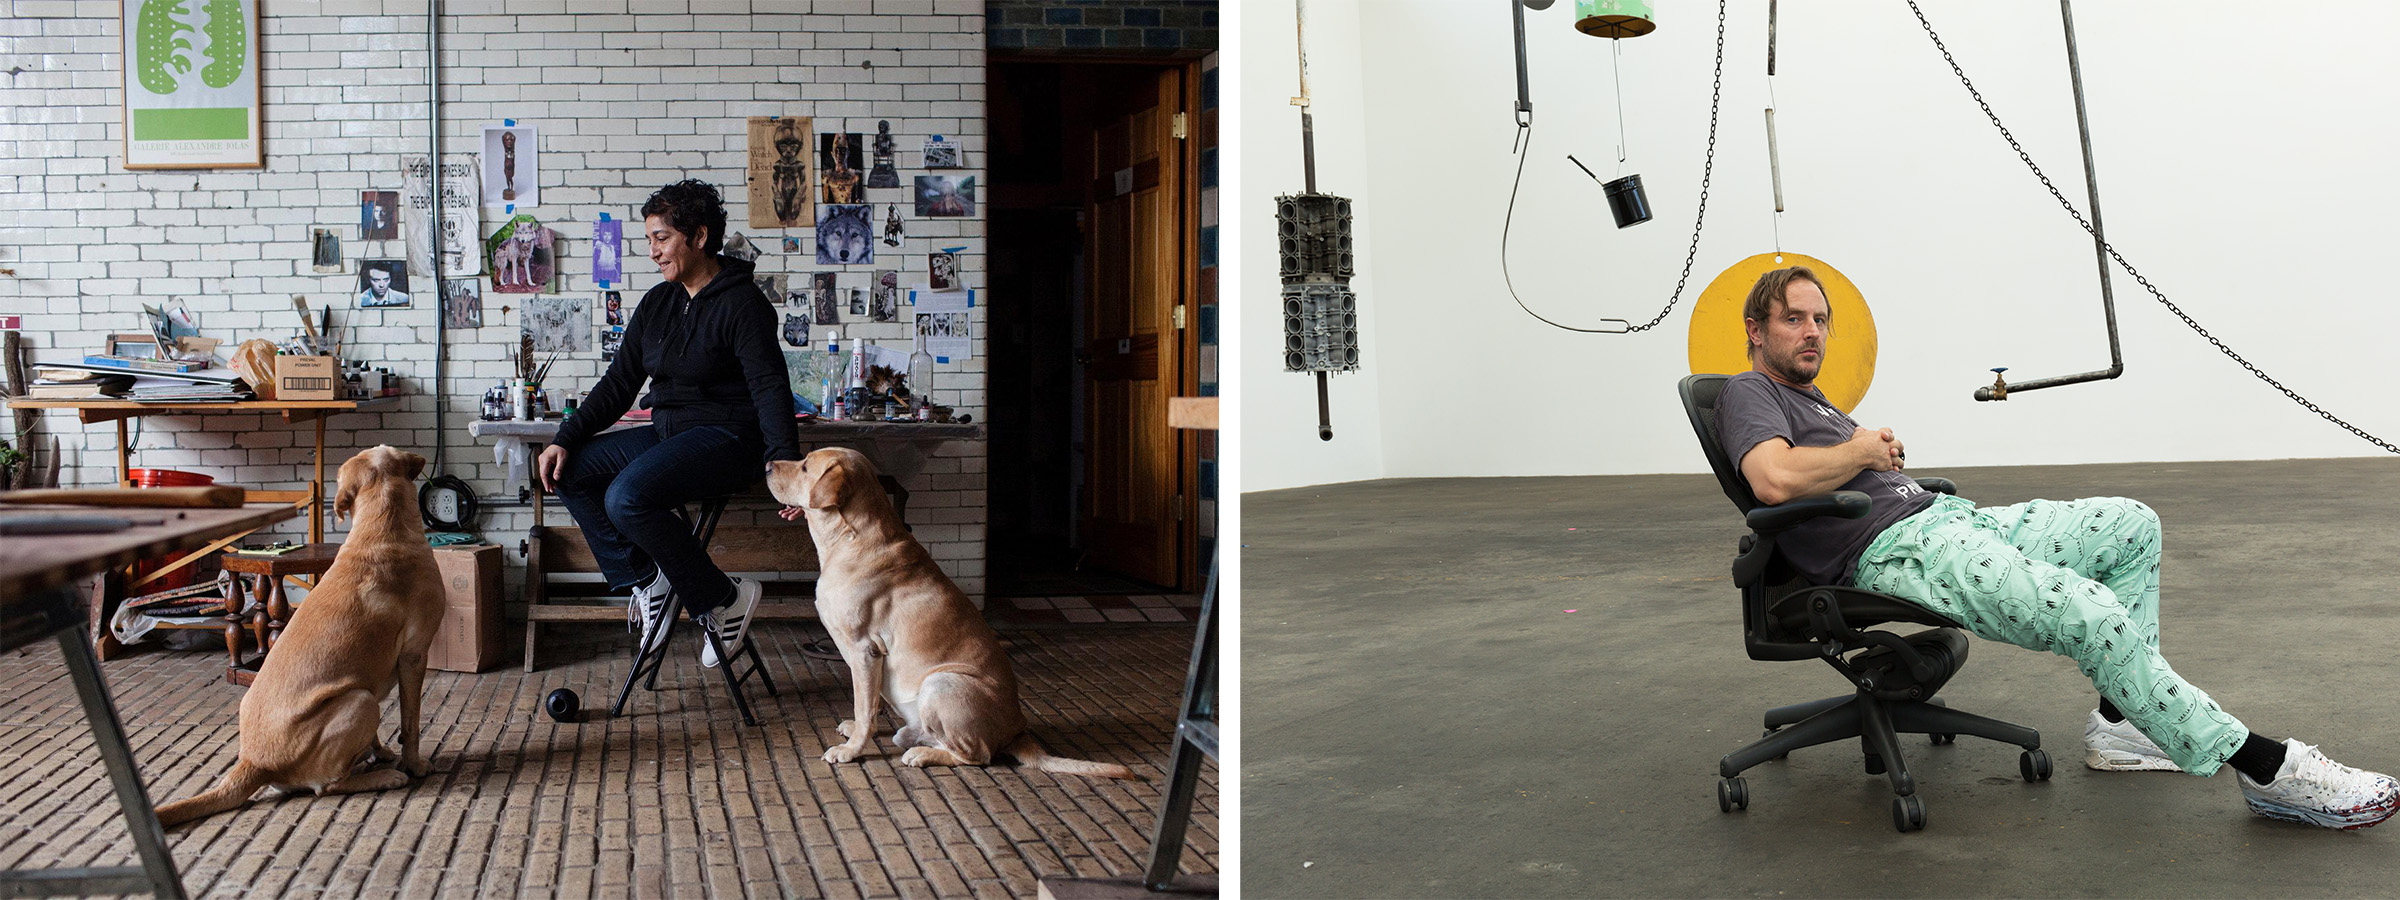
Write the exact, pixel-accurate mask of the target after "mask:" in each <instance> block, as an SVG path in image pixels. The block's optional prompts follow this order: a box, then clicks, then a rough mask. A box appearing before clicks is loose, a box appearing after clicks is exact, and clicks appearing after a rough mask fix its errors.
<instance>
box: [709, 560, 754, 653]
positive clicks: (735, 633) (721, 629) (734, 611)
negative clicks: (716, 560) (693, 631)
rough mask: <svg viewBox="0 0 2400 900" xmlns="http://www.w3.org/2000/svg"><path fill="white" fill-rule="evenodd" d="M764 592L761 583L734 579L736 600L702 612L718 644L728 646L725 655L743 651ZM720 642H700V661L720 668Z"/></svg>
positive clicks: (734, 597) (734, 598)
mask: <svg viewBox="0 0 2400 900" xmlns="http://www.w3.org/2000/svg"><path fill="white" fill-rule="evenodd" d="M762 592H763V588H761V587H760V586H759V583H758V582H756V581H753V580H750V579H748V578H735V579H733V602H731V603H727V604H725V605H724V606H723V607H720V608H718V609H716V610H714V611H711V612H708V613H703V614H702V615H701V625H702V626H703V627H705V628H707V629H709V631H710V632H712V633H714V634H715V635H716V636H717V640H716V644H722V645H724V647H725V655H727V656H733V655H736V654H739V653H741V652H742V641H743V636H744V635H747V634H749V633H750V613H751V611H753V610H756V609H758V596H759V594H760V593H762ZM716 644H711V643H709V642H708V641H701V642H700V664H701V665H703V666H707V667H709V668H712V669H713V668H716V665H717V663H719V662H722V660H719V659H718V658H717V647H716Z"/></svg>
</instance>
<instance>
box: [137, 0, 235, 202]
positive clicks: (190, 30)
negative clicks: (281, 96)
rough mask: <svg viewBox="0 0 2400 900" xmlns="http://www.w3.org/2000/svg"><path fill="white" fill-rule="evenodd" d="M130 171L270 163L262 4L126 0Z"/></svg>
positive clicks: (226, 0)
mask: <svg viewBox="0 0 2400 900" xmlns="http://www.w3.org/2000/svg"><path fill="white" fill-rule="evenodd" d="M121 3H122V5H123V15H124V20H125V21H124V23H123V25H124V29H125V30H124V34H125V120H124V121H125V168H128V169H219V168H258V167H261V166H264V165H266V161H267V158H266V144H265V142H264V141H263V140H262V139H261V136H260V133H259V124H260V123H259V105H260V96H261V89H260V87H259V78H258V0H121Z"/></svg>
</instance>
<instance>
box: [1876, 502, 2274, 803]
mask: <svg viewBox="0 0 2400 900" xmlns="http://www.w3.org/2000/svg"><path fill="white" fill-rule="evenodd" d="M2159 541H2160V533H2159V524H2158V514H2157V513H2154V512H2151V511H2150V507H2148V506H2144V505H2142V503H2141V502H2140V501H2136V500H2127V499H2125V498H2122V497H2095V498H2090V499H2084V500H2067V501H2058V500H2032V501H2027V502H2025V503H2019V504H2017V505H2015V506H1995V507H1985V508H1981V509H1978V508H1976V506H1975V504H1974V503H1973V502H1971V501H1968V500H1965V499H1962V498H1959V497H1951V496H1942V497H1937V498H1935V500H1934V504H1933V505H1932V506H1929V507H1927V508H1925V509H1924V510H1923V511H1921V512H1919V513H1917V514H1916V515H1913V516H1910V517H1908V518H1905V519H1902V520H1900V521H1899V522H1897V523H1894V524H1893V525H1892V527H1890V528H1886V529H1884V531H1883V533H1882V534H1881V535H1878V536H1876V538H1875V540H1874V541H1873V542H1871V543H1869V544H1868V545H1867V549H1866V552H1865V553H1863V554H1862V555H1861V556H1860V557H1859V561H1858V573H1857V575H1856V576H1855V577H1854V578H1853V579H1852V583H1854V584H1856V585H1857V586H1859V587H1862V588H1865V589H1867V590H1871V591H1880V592H1883V593H1886V594H1891V595H1893V596H1896V597H1900V598H1902V599H1905V600H1908V601H1910V602H1913V603H1917V604H1919V605H1921V606H1924V607H1925V608H1927V609H1931V610H1933V611H1935V612H1939V613H1941V614H1943V615H1946V616H1949V617H1951V618H1953V619H1957V620H1958V621H1959V622H1961V623H1963V624H1964V625H1965V626H1966V628H1967V630H1968V631H1970V632H1972V633H1974V634H1975V635H1976V636H1978V637H1982V638H1985V639H1988V640H1995V641H2003V642H2006V643H2010V644H2015V645H2017V646H2019V647H2024V648H2027V649H2032V650H2048V651H2050V652H2052V653H2056V654H2058V655H2060V656H2064V657H2067V658H2068V659H2072V660H2074V661H2075V665H2076V666H2077V667H2078V668H2080V669H2082V670H2083V674H2084V676H2085V677H2088V678H2090V679H2091V680H2092V686H2093V687H2095V688H2098V689H2099V691H2100V694H2101V696H2103V697H2106V698H2108V701H2109V702H2110V703H2113V704H2115V705H2116V707H2117V709H2118V710H2120V711H2122V712H2123V713H2124V714H2125V717H2126V718H2127V719H2128V720H2130V721H2132V722H2133V724H2134V726H2135V727H2137V728H2140V729H2141V730H2142V733H2143V734H2146V735H2149V736H2150V740H2152V741H2154V742H2156V743H2157V744H2158V746H2159V748H2160V749H2163V750H2165V751H2166V752H2167V755H2168V756H2169V757H2172V758H2173V759H2174V760H2175V763H2176V764H2177V765H2180V766H2182V767H2183V768H2184V771H2187V772H2190V773H2192V774H2194V775H2199V776H2202V777H2206V776H2209V775H2213V774H2215V773H2216V771H2217V767H2218V766H2220V765H2223V764H2224V762H2225V760H2227V759H2229V758H2231V757H2232V756H2233V751H2234V750H2235V749H2236V748H2239V747H2240V746H2241V745H2242V740H2243V739H2244V738H2246V737H2248V736H2249V734H2250V731H2249V729H2248V728H2245V727H2243V725H2242V723H2241V722H2239V721H2237V720H2235V719H2234V718H2233V717H2232V716H2230V715H2227V714H2226V713H2225V711H2224V710H2223V709H2220V708H2218V706H2217V702H2216V701H2215V700H2212V699H2209V696H2208V694H2206V693H2204V692H2202V691H2201V690H2200V689H2199V688H2196V687H2193V686H2192V685H2191V684H2190V683H2189V682H2186V681H2184V680H2183V678H2182V676H2179V675H2176V674H2175V669H2174V668H2173V667H2172V666H2169V665H2167V660H2166V658H2165V657H2162V656H2160V655H2159V653H2158V563H2159Z"/></svg>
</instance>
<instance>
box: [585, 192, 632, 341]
mask: <svg viewBox="0 0 2400 900" xmlns="http://www.w3.org/2000/svg"><path fill="white" fill-rule="evenodd" d="M592 280H593V281H597V282H599V283H601V284H602V285H609V284H615V283H616V282H619V281H624V280H625V223H624V222H623V221H621V220H618V219H610V218H605V217H604V218H602V219H601V220H600V221H597V222H593V223H592ZM609 324H611V325H623V324H625V323H623V322H610V323H609Z"/></svg>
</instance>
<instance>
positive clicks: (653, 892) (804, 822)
mask: <svg viewBox="0 0 2400 900" xmlns="http://www.w3.org/2000/svg"><path fill="white" fill-rule="evenodd" d="M685 627H686V629H687V630H686V631H685V632H683V633H679V634H678V636H677V640H676V646H675V650H676V652H677V653H678V654H679V655H680V654H681V653H683V652H684V651H685V650H686V648H692V647H694V646H695V645H694V643H693V642H692V641H691V640H690V638H691V637H692V636H693V633H692V632H690V631H689V630H688V629H689V627H690V626H688V625H687V626H685ZM799 628H800V626H798V625H795V624H784V623H762V624H760V625H759V626H758V627H757V629H756V630H755V631H754V632H753V634H754V635H756V636H757V637H758V638H759V639H760V640H761V644H760V647H761V650H762V652H764V653H765V654H766V660H767V666H768V671H769V673H770V674H771V675H772V676H773V677H774V678H775V681H776V683H777V686H778V688H779V689H780V690H781V696H780V697H776V698H771V699H770V698H766V697H764V696H762V695H760V694H759V692H758V691H757V690H756V686H755V682H753V686H752V702H753V704H754V705H755V707H756V708H757V710H758V713H759V717H760V719H761V721H762V722H763V725H762V726H761V727H757V728H750V727H745V726H743V725H741V724H740V723H739V719H738V718H737V717H736V715H735V713H734V711H733V708H732V703H731V702H730V701H729V700H728V699H727V697H726V695H725V691H724V686H723V682H722V681H721V680H717V675H716V673H715V671H714V670H706V669H702V668H701V667H700V665H699V662H698V660H696V659H676V660H671V661H670V662H669V663H668V665H667V667H666V669H665V670H664V671H663V672H662V673H661V675H660V678H659V688H660V689H659V691H658V692H657V693H655V694H653V693H647V692H642V691H640V690H638V689H637V690H636V693H635V696H634V698H633V700H632V701H631V702H629V703H628V704H627V708H626V712H627V715H626V716H625V717H624V718H621V719H615V720H597V721H588V722H584V723H581V724H570V725H561V724H556V723H553V722H551V721H550V720H549V719H548V718H547V717H545V716H542V715H540V714H539V711H538V706H539V703H540V699H541V697H542V696H543V695H545V694H547V693H548V692H549V691H550V690H552V689H554V688H560V687H566V688H573V689H574V690H575V691H576V692H577V693H578V694H580V695H582V697H583V702H584V705H585V706H587V707H593V706H598V707H601V708H602V710H603V711H605V706H606V704H607V703H608V702H609V701H610V700H611V699H613V698H614V692H615V688H616V686H617V684H616V682H617V681H618V680H621V679H622V678H623V677H624V673H625V669H626V665H627V657H628V655H629V654H628V651H629V650H630V646H631V644H630V641H629V640H626V639H623V638H620V637H614V636H611V632H610V631H609V630H608V629H606V628H602V627H584V628H562V629H559V632H560V635H559V640H557V641H556V642H555V643H553V642H552V641H550V640H548V639H547V638H545V641H544V643H543V648H544V652H543V655H544V657H545V659H547V660H551V661H552V662H551V664H550V666H549V667H548V668H545V669H543V670H542V671H539V672H536V673H534V674H532V675H530V676H528V675H524V674H522V673H520V672H519V671H518V670H517V669H515V668H509V669H504V670H500V671H494V672H487V673H484V674H481V675H460V674H453V673H434V675H433V676H432V677H431V678H429V679H428V684H427V686H426V695H427V696H426V713H425V738H426V740H427V742H428V746H429V747H430V748H431V753H432V757H433V764H434V768H435V772H434V774H433V775H432V776H430V777H429V778H427V779H425V780H423V781H421V782H419V783H417V784H413V785H411V786H409V787H407V788H403V789H400V790H396V791H390V792H386V793H381V794H358V795H350V796H345V797H314V798H312V797H299V798H291V799H265V800H260V801H257V802H254V803H252V804H251V805H249V806H247V807H244V808H242V809H239V810H236V811H234V812H229V813H223V814H220V815H217V816H213V817H210V818H207V819H203V820H201V821H199V822H197V823H194V824H192V825H187V826H185V827H184V828H183V829H181V830H179V831H177V832H175V833H172V834H170V835H169V836H168V842H169V846H170V847H171V848H172V850H173V851H174V854H175V858H176V861H177V863H178V865H180V866H181V867H182V870H183V873H184V880H185V884H186V886H187V887H188V888H189V889H190V890H191V891H192V892H193V894H194V895H195V896H203V895H205V896H213V897H238V896H341V897H350V896H360V895H367V896H395V895H397V896H407V897H434V896H444V897H460V896H479V897H496V896H571V897H580V896H605V897H624V896H634V897H660V896H675V897H783V896H808V897H818V896H822V897H943V898H951V897H1030V896H1033V895H1034V893H1035V880H1036V879H1038V878H1040V877H1042V876H1045V875H1053V874H1069V875H1075V876H1129V875H1137V874H1139V872H1140V870H1141V867H1142V863H1143V861H1144V860H1145V859H1146V857H1147V855H1148V852H1149V838H1150V830H1151V828H1152V826H1153V824H1154V822H1155V819H1156V816H1157V806H1158V799H1159V790H1160V788H1161V787H1163V786H1164V783H1165V781H1166V771H1165V767H1166V762H1167V753H1168V750H1169V737H1170V736H1171V734H1172V732H1173V725H1174V712H1175V707H1176V704H1177V702H1178V701H1179V700H1180V699H1181V691H1182V678H1183V672H1184V668H1185V664H1186V661H1187V658H1188V655H1189V653H1190V651H1191V641H1192V631H1191V629H1190V628H1188V627H1176V626H1157V625H1151V626H1140V627H1126V626H1118V627H1086V628H1055V627H1053V628H1045V629H1040V630H1016V629H1010V630H1004V631H1003V632H1002V637H1003V638H1004V639H1006V640H1008V641H1009V642H1010V647H1011V652H1010V656H1011V659H1012V660H1013V661H1014V662H1015V664H1016V667H1017V675H1018V679H1019V681H1020V682H1021V683H1022V687H1023V692H1024V699H1025V704H1026V708H1027V712H1028V714H1029V715H1030V716H1031V718H1032V720H1033V723H1034V733H1035V734H1036V735H1038V736H1040V737H1041V739H1042V741H1043V743H1044V744H1045V745H1046V746H1048V747H1049V748H1050V749H1051V751H1052V752H1055V753H1061V754H1064V755H1068V756H1076V757H1082V758H1086V759H1095V760H1101V761H1106V762H1116V763H1122V764H1125V765H1128V766H1131V767H1133V769H1134V771H1136V772H1138V773H1140V774H1141V775H1142V776H1143V777H1144V778H1146V779H1148V780H1147V781H1144V782H1130V783H1129V782H1119V781H1113V780H1107V779H1090V778H1081V777H1075V776H1054V775H1049V774H1046V773H1041V772H1035V771H1030V770H1024V769H1020V768H1017V767H1015V766H1013V765H1012V766H994V767H991V768H988V769H922V770H920V769H914V768H910V767H908V766H902V765H899V764H898V761H897V754H895V753H892V752H891V745H890V729H891V728H892V727H893V726H892V725H891V724H889V722H888V720H887V721H886V722H884V723H881V728H882V730H883V733H882V735H881V737H880V739H879V743H878V746H877V752H878V753H879V754H881V755H878V756H876V757H873V758H871V759H868V760H865V761H864V762H863V763H851V764H846V765H842V766H829V765H827V764H826V763H825V762H824V761H823V760H821V759H820V758H819V755H820V754H822V753H823V752H824V749H825V747H826V746H828V744H829V743H832V742H838V741H839V740H840V737H839V735H838V734H836V732H835V731H834V724H835V723H836V722H839V721H840V720H841V719H842V718H844V717H845V716H847V715H848V710H849V704H850V688H849V684H848V677H847V674H846V672H845V671H844V670H843V669H842V668H841V667H840V666H839V664H837V663H832V662H828V661H822V660H814V659H809V658H807V657H804V656H802V655H801V654H800V652H799V649H798V644H799V642H800V639H801V633H800V630H799ZM621 633H622V632H621V631H620V632H615V634H621ZM691 652H693V653H696V652H697V650H696V649H693V650H692V651H691ZM103 670H104V672H105V674H106V676H107V678H108V679H109V685H110V688H111V689H112V691H113V692H114V694H115V696H116V699H117V707H118V711H119V714H120V715H121V716H122V717H123V718H124V720H125V724H126V726H127V729H128V732H129V734H130V739H131V741H132V743H133V750H134V755H135V758H136V759H137V760H139V761H140V762H141V765H142V770H143V774H144V775H145V776H146V777H147V778H148V780H149V784H150V791H151V797H152V799H153V800H154V801H159V800H165V799H173V798H179V797H185V796H189V795H191V794H193V793H196V792H198V791H200V790H203V789H205V788H206V787H207V786H208V785H210V784H212V783H214V781H215V779H216V778H217V777H218V776H219V775H221V774H223V772H224V771H225V770H226V768H228V767H229V766H230V765H232V762H233V756H234V748H235V743H236V741H235V738H236V735H237V727H236V724H235V722H236V710H237V707H238V704H239V703H240V700H241V689H239V688H235V687H232V686H230V685H227V684H225V683H224V681H223V679H222V674H223V671H224V668H223V657H222V656H219V655H212V654H208V653H196V652H195V653H158V652H153V653H145V654H142V655H138V656H134V657H131V658H127V659H123V660H119V661H114V662H110V663H108V664H106V665H105V666H104V667H103ZM386 709H387V716H388V715H389V713H388V710H390V709H392V706H391V705H390V704H387V705H386ZM387 723H388V719H387ZM392 732H393V729H392V727H391V726H390V725H388V724H387V726H386V728H385V734H386V735H387V736H388V735H390V734H392ZM1217 777H1218V776H1217V770H1216V767H1215V765H1214V764H1211V765H1210V766H1208V768H1207V769H1206V770H1205V771H1204V772H1203V774H1202V781H1201V788H1200V795H1199V801H1198V803H1197V805H1196V810H1195V813H1194V816H1193V819H1192V826H1191V831H1190V838H1189V845H1188V846H1187V848H1186V849H1185V851H1184V857H1183V863H1182V865H1183V870H1184V871H1187V872H1207V873H1214V872H1216V871H1217V866H1218V860H1217V822H1218V811H1217V789H1216V785H1217ZM270 793H271V792H270ZM0 798H5V799H0V868H6V867H53V866H94V865H132V864H134V863H135V857H134V854H133V844H132V841H131V839H129V838H128V837H127V836H126V833H125V829H124V827H123V825H122V822H121V820H120V819H118V818H117V807H116V804H115V802H114V800H113V794H112V793H111V792H110V791H109V788H108V780H107V777H106V774H105V772H104V771H103V769H102V768H101V766H100V765H99V763H98V761H97V759H96V757H95V756H94V753H93V750H92V741H91V734H90V732H89V731H88V730H87V729H86V728H85V726H84V724H83V716H82V713H81V711H80V707H79V706H78V705H77V704H76V702H75V694H74V689H73V687H72V685H70V684H69V683H68V681H67V678H66V670H65V667H64V666H63V665H62V664H61V662H60V660H59V658H58V653H57V650H56V645H55V644H52V643H49V642H43V643H39V644H35V645H33V646H32V647H29V648H26V649H25V650H22V651H19V652H16V653H11V654H8V655H7V656H6V657H5V658H0Z"/></svg>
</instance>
